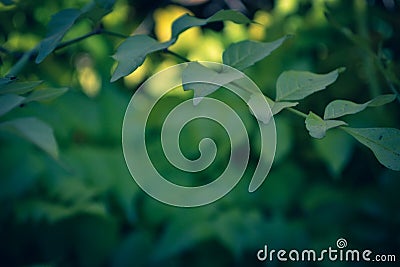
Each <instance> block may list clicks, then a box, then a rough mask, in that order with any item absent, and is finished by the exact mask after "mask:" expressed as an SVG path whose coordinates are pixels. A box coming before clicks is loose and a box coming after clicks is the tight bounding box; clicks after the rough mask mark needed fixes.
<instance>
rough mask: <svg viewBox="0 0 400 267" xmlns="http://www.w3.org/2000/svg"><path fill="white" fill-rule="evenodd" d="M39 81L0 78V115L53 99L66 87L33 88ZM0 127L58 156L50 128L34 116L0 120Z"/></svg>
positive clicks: (51, 154)
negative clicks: (31, 103) (33, 103)
mask: <svg viewBox="0 0 400 267" xmlns="http://www.w3.org/2000/svg"><path fill="white" fill-rule="evenodd" d="M41 83H42V81H35V82H17V81H16V80H15V78H14V79H13V78H2V79H1V80H0V116H4V115H6V113H8V112H10V111H11V110H13V109H14V108H16V107H20V106H24V105H26V104H28V103H30V102H33V101H39V102H40V101H49V100H53V99H54V98H56V97H59V96H61V95H62V94H64V93H65V92H66V91H67V90H68V88H41V89H36V90H34V89H35V87H36V86H38V85H40V84H41ZM0 130H1V131H8V132H12V133H15V134H16V135H19V136H21V137H23V138H25V139H26V140H28V141H30V142H32V143H33V144H35V145H37V146H38V147H39V148H41V149H43V150H44V151H45V152H47V153H48V154H49V155H50V156H52V157H53V158H55V159H57V158H58V148H57V143H56V140H55V138H54V135H53V130H52V128H51V127H50V126H49V125H47V124H46V123H44V122H43V121H41V120H39V119H37V118H34V117H27V118H17V119H11V120H7V121H4V122H1V124H0Z"/></svg>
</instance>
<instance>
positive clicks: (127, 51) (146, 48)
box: [111, 10, 251, 90]
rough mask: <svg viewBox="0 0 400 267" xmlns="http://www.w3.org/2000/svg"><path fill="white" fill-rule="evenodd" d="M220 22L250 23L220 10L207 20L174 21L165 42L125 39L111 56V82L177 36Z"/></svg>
mask: <svg viewBox="0 0 400 267" xmlns="http://www.w3.org/2000/svg"><path fill="white" fill-rule="evenodd" d="M221 20H230V21H233V22H236V23H250V22H251V21H250V20H249V19H248V18H247V17H246V16H244V15H243V14H242V13H240V12H237V11H233V10H221V11H219V12H217V13H215V14H214V15H212V16H211V17H209V18H208V19H199V18H196V17H193V16H190V15H188V14H185V15H183V16H181V17H179V18H178V19H176V20H175V21H174V23H173V24H172V36H171V39H170V40H169V41H167V42H164V43H159V42H158V41H156V40H155V39H153V38H151V37H149V36H147V35H135V36H132V37H129V38H127V39H126V40H125V41H124V42H123V43H122V44H121V45H120V46H119V47H118V49H117V52H116V53H115V55H114V56H113V58H114V59H115V60H117V61H118V66H117V68H116V70H115V71H114V73H113V75H112V77H111V82H114V81H116V80H118V79H119V78H121V77H124V76H126V75H128V74H130V73H132V72H134V71H135V70H136V69H137V68H138V67H139V66H140V65H142V64H143V62H144V60H145V58H146V56H147V55H148V54H150V53H153V52H157V51H161V50H164V49H167V48H168V47H169V46H171V45H173V44H174V43H175V42H176V40H177V38H178V36H179V34H181V33H182V32H184V31H185V30H187V29H189V28H191V27H195V26H202V25H205V24H207V23H209V22H215V21H221ZM215 90H216V89H215Z"/></svg>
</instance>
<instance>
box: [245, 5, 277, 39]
mask: <svg viewBox="0 0 400 267" xmlns="http://www.w3.org/2000/svg"><path fill="white" fill-rule="evenodd" d="M254 21H255V22H257V23H253V24H250V26H249V36H250V38H251V39H254V40H259V41H261V40H264V39H265V30H266V28H268V27H269V26H270V25H271V24H272V21H273V18H272V16H271V14H269V13H268V12H266V11H262V10H259V11H257V12H256V13H255V14H254Z"/></svg>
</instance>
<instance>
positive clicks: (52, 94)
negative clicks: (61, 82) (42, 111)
mask: <svg viewBox="0 0 400 267" xmlns="http://www.w3.org/2000/svg"><path fill="white" fill-rule="evenodd" d="M67 91H68V88H66V87H64V88H46V89H39V90H35V91H33V92H32V93H30V94H29V95H28V96H27V97H26V99H25V101H24V103H28V102H32V101H42V100H52V99H54V98H57V97H59V96H61V95H63V94H65V93H66V92H67Z"/></svg>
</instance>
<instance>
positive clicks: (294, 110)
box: [287, 108, 307, 118]
mask: <svg viewBox="0 0 400 267" xmlns="http://www.w3.org/2000/svg"><path fill="white" fill-rule="evenodd" d="M287 110H288V111H290V112H292V113H293V114H296V115H298V116H300V117H302V118H307V114H305V113H304V112H301V111H300V110H297V109H295V108H287Z"/></svg>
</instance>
